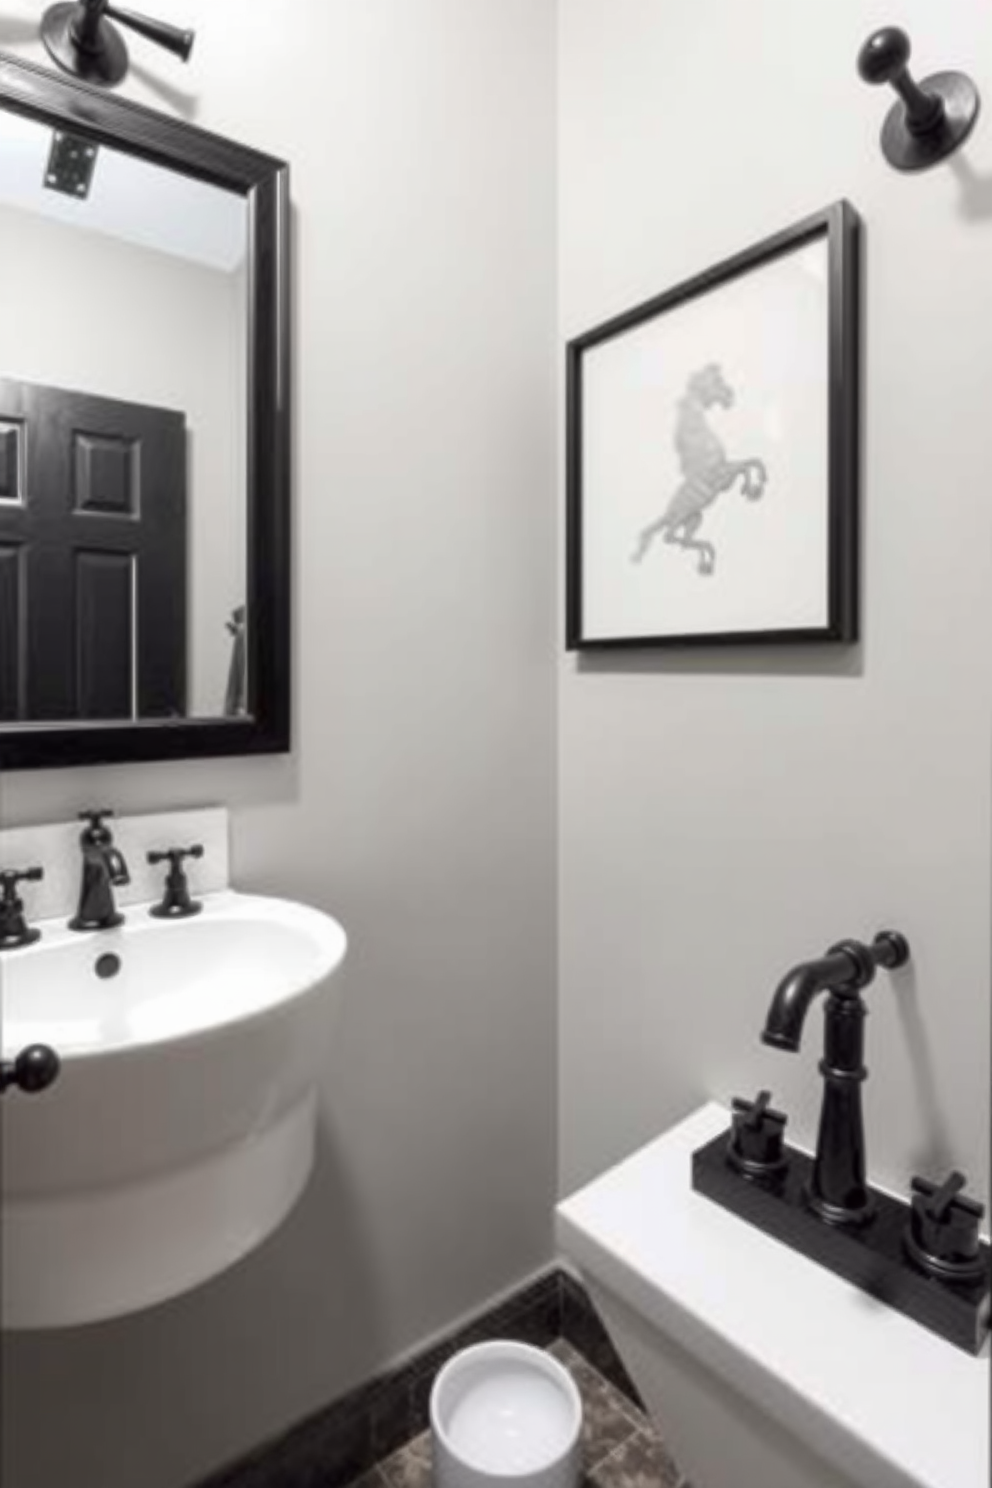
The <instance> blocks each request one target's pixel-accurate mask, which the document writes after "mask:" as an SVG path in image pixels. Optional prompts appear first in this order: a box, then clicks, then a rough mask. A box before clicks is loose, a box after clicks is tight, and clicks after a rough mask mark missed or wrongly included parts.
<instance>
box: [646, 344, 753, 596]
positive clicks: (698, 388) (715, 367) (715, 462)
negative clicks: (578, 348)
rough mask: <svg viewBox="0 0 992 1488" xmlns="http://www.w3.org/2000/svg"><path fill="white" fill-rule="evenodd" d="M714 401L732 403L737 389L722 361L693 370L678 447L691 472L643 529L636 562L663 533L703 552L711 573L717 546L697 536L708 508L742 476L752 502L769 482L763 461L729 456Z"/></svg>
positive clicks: (704, 570)
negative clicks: (712, 414)
mask: <svg viewBox="0 0 992 1488" xmlns="http://www.w3.org/2000/svg"><path fill="white" fill-rule="evenodd" d="M714 405H718V406H719V407H720V408H732V407H733V405H734V390H733V388H732V387H731V386H730V384H729V383H728V382H727V380H726V378H725V377H724V375H723V370H722V368H721V367H720V366H719V364H718V363H717V362H710V364H709V366H707V367H703V369H702V371H700V372H695V373H693V375H692V377H690V378H689V381H688V383H687V384H686V390H685V393H684V394H683V396H682V397H681V398H680V399H679V417H678V423H677V425H676V428H675V448H676V450H677V451H678V456H679V464H680V465H681V467H682V474H683V475H684V476H685V479H684V480H683V482H682V484H681V485H680V486H679V488H678V490H677V491H676V492H675V494H674V496H673V497H672V499H671V500H670V501H669V503H668V506H667V507H666V508H665V512H664V514H663V515H662V516H660V517H659V518H658V520H657V521H655V522H651V523H650V524H649V525H648V526H647V527H644V528H642V530H641V535H640V538H639V540H638V544H637V548H636V550H635V551H634V553H633V554H632V555H631V562H632V563H640V561H641V559H642V558H643V557H644V554H645V553H646V552H647V550H648V548H649V547H650V546H651V544H652V543H653V542H654V540H655V538H656V537H660V536H661V534H662V533H664V535H665V541H666V543H675V544H676V545H677V546H678V547H680V548H693V549H695V551H696V552H697V553H698V554H699V565H698V569H699V572H700V573H701V574H711V573H712V572H713V569H714V566H715V564H716V548H715V547H714V546H713V544H712V543H711V542H707V541H706V540H705V538H700V537H697V536H696V534H697V532H698V531H699V528H700V525H701V523H702V520H703V513H704V512H705V510H706V508H707V507H708V506H712V505H713V502H714V501H715V500H716V498H717V497H718V496H719V495H720V494H721V492H723V491H727V490H729V489H730V487H731V486H732V485H733V484H734V482H735V481H736V480H737V478H738V477H741V479H742V481H743V486H742V490H743V493H744V495H745V496H746V497H747V498H748V500H749V501H757V500H758V499H759V498H760V496H761V495H762V493H763V491H764V489H765V485H766V484H767V481H768V472H767V470H766V469H765V466H764V463H763V462H762V461H761V460H755V459H747V460H728V459H727V456H726V453H725V451H724V448H723V445H722V444H721V443H720V440H719V439H718V438H717V436H716V434H714V432H713V430H712V429H711V428H710V426H709V423H708V422H707V418H706V413H707V410H708V409H710V408H712V407H713V406H714Z"/></svg>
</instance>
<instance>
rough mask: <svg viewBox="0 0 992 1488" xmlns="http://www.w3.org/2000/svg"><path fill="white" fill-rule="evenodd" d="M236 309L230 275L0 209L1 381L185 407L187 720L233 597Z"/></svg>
mask: <svg viewBox="0 0 992 1488" xmlns="http://www.w3.org/2000/svg"><path fill="white" fill-rule="evenodd" d="M97 168H98V169H99V162H98V166H97ZM76 205H79V204H76ZM81 210H82V211H84V212H85V206H82V208H81ZM71 284H76V285H82V284H85V286H86V293H85V294H75V293H70V291H69V286H70V285H71ZM53 286H61V287H60V289H58V290H56V291H55V292H53ZM247 314H248V306H247V301H246V298H245V280H244V271H243V270H240V269H239V270H236V271H234V272H231V273H227V272H222V271H221V270H220V269H215V268H209V267H207V266H206V265H205V264H202V263H194V262H193V261H192V260H191V259H188V258H178V257H176V256H175V255H173V254H166V253H156V252H153V251H151V250H150V249H148V248H143V247H139V246H137V245H136V244H134V243H127V242H122V241H121V240H120V239H119V238H113V237H109V236H106V235H104V234H102V233H94V232H92V231H88V230H85V229H84V228H82V227H74V226H71V225H69V224H68V223H62V222H56V221H52V220H51V219H49V218H45V217H41V216H39V215H37V214H36V213H34V212H25V211H22V210H20V209H19V208H16V207H9V206H5V205H4V206H0V375H2V376H4V377H15V378H18V379H22V380H24V381H26V382H40V383H45V384H47V385H49V386H51V387H58V388H67V389H71V390H73V391H78V392H85V393H92V394H94V395H96V396H97V397H102V398H120V399H123V400H126V401H131V402H134V403H148V404H151V405H153V406H158V407H162V408H172V409H176V410H177V411H179V412H181V413H184V414H185V415H186V420H187V438H188V445H189V467H188V469H189V493H188V494H189V505H188V522H189V574H188V577H189V595H188V614H189V667H190V675H189V704H188V706H189V711H190V712H191V713H192V714H199V715H203V714H218V713H223V711H224V693H225V688H226V686H227V673H228V667H229V664H230V657H231V638H230V636H229V634H228V632H227V630H226V628H225V622H226V621H227V619H228V617H229V615H230V613H231V610H232V609H233V608H234V606H235V605H237V604H242V603H243V602H244V597H245V575H246V569H247V561H248V560H247V549H248V542H247V530H248V524H247V516H246V508H245V448H244V429H243V423H244V419H243V410H244V404H245V397H246V394H245V388H246V385H247V383H246V371H245V347H244V336H245V324H246V321H247ZM239 436H240V437H239Z"/></svg>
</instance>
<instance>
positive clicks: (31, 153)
mask: <svg viewBox="0 0 992 1488" xmlns="http://www.w3.org/2000/svg"><path fill="white" fill-rule="evenodd" d="M51 146H52V130H51V129H50V128H48V127H47V126H45V125H43V124H38V123H36V122H35V121H34V120H33V119H25V118H22V117H21V116H20V115H18V114H12V113H7V112H4V111H0V204H3V205H5V206H11V207H19V208H21V209H22V210H24V211H28V212H35V213H37V214H38V215H39V216H41V217H49V218H52V219H54V220H55V221H57V222H65V223H69V224H71V225H72V226H74V227H81V228H85V229H87V230H89V231H92V232H99V233H106V234H107V235H108V236H110V237H115V238H122V239H123V240H124V241H125V242H129V243H136V244H138V245H140V246H141V247H143V248H153V249H157V250H158V252H160V253H170V254H173V255H175V256H176V257H178V258H185V259H191V260H192V261H193V262H195V263H201V264H205V265H207V266H208V267H210V268H215V269H221V270H224V271H227V272H231V271H233V270H234V269H236V268H238V267H239V266H240V265H241V264H242V263H243V262H244V257H245V248H246V243H247V221H246V210H245V202H244V198H243V197H241V196H238V195H236V194H235V193H234V192H231V191H224V190H222V189H221V188H220V187H217V186H210V185H207V184H206V183H205V182H203V181H196V180H193V179H192V178H191V177H189V176H183V175H180V174H178V172H176V171H170V170H165V169H163V168H162V167H161V166H158V165H152V164H150V163H149V162H148V161H146V160H141V159H139V158H138V157H137V156H134V155H125V154H123V153H122V152H121V151H119V150H113V149H110V148H108V147H107V146H106V145H101V146H100V154H99V157H98V159H97V162H96V170H95V172H94V176H93V184H92V187H91V189H90V194H89V196H88V197H87V198H86V200H85V201H76V200H74V199H73V198H72V197H69V196H65V195H63V194H62V193H61V192H58V191H51V190H49V189H48V188H47V187H46V186H45V169H46V166H47V164H48V155H49V151H50V150H51Z"/></svg>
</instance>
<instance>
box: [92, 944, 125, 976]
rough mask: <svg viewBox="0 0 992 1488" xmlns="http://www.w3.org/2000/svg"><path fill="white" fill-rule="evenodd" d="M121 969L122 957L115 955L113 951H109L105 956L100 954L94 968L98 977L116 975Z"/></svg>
mask: <svg viewBox="0 0 992 1488" xmlns="http://www.w3.org/2000/svg"><path fill="white" fill-rule="evenodd" d="M120 969H121V958H120V956H115V955H114V953H113V951H108V952H107V954H106V955H105V956H98V957H97V959H96V965H95V966H94V968H93V970H94V971H95V972H96V974H97V976H98V977H103V978H104V979H106V978H107V977H115V976H116V975H117V973H118V972H119V971H120Z"/></svg>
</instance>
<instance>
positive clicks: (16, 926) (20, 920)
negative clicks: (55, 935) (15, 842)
mask: <svg viewBox="0 0 992 1488" xmlns="http://www.w3.org/2000/svg"><path fill="white" fill-rule="evenodd" d="M44 876H45V874H44V870H43V869H41V868H23V869H21V868H3V869H0V951H15V950H17V949H18V948H19V947H20V946H29V945H34V943H35V941H36V940H40V939H41V931H40V930H33V929H32V928H31V926H30V925H29V924H28V922H27V920H26V918H25V915H24V900H23V899H22V898H21V896H20V894H19V893H18V892H17V888H18V884H22V883H40V882H41V880H42V879H43V878H44Z"/></svg>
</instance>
